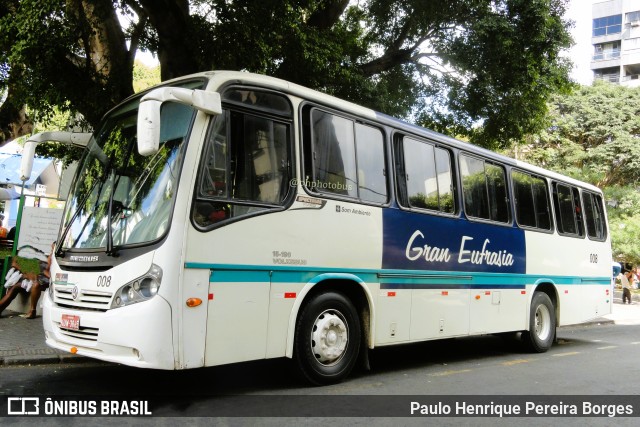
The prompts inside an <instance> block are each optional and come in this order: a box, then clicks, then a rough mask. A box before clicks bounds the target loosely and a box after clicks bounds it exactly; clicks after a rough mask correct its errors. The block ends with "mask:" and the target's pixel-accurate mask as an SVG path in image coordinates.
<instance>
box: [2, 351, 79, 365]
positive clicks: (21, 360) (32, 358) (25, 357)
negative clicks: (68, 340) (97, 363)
mask: <svg viewBox="0 0 640 427" xmlns="http://www.w3.org/2000/svg"><path fill="white" fill-rule="evenodd" d="M91 360H92V359H90V358H88V357H83V356H76V355H73V354H64V353H59V354H16V355H9V356H4V357H0V366H19V365H52V364H60V363H84V362H89V361H91Z"/></svg>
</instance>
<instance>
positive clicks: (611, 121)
mask: <svg viewBox="0 0 640 427" xmlns="http://www.w3.org/2000/svg"><path fill="white" fill-rule="evenodd" d="M516 151H517V152H518V156H517V157H519V158H520V159H522V160H525V161H528V162H530V163H533V164H536V165H539V166H542V167H544V168H547V169H551V170H554V171H556V172H559V173H562V174H564V175H569V176H572V177H574V178H577V179H580V180H583V181H588V182H590V183H592V184H594V185H597V186H599V187H601V188H603V191H604V194H605V198H606V201H607V212H608V217H609V227H610V233H611V239H612V246H613V253H614V257H616V259H618V260H620V261H624V262H629V263H634V264H639V263H640V239H638V237H639V236H640V234H639V233H640V192H639V190H640V87H636V88H629V87H624V86H620V85H614V84H610V83H607V82H602V81H596V82H595V83H594V84H593V86H582V87H580V88H578V89H577V90H576V91H574V92H573V93H572V94H570V95H562V96H560V95H556V96H553V97H552V98H551V101H550V103H549V115H548V117H547V127H546V128H545V129H544V130H543V131H541V132H539V133H537V134H534V135H532V136H530V137H529V141H528V143H526V144H523V145H521V146H518V147H517V150H516ZM511 154H515V153H514V152H512V153H511Z"/></svg>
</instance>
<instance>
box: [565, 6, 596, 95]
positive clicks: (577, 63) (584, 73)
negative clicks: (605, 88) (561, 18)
mask: <svg viewBox="0 0 640 427" xmlns="http://www.w3.org/2000/svg"><path fill="white" fill-rule="evenodd" d="M601 1H603V0H570V2H569V7H568V9H567V13H566V15H565V17H566V18H567V19H571V20H572V21H574V27H573V29H572V30H571V35H572V36H573V40H574V42H575V43H576V44H575V45H574V46H573V47H572V48H571V50H570V51H569V53H568V54H569V57H570V58H571V60H572V61H573V64H574V66H573V72H572V73H571V77H572V79H573V80H574V81H576V82H578V83H580V84H583V85H590V84H591V83H592V82H593V72H592V71H591V68H590V64H591V55H592V51H593V47H592V46H591V5H593V4H594V3H599V2H601Z"/></svg>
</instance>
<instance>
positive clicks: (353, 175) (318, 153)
mask: <svg viewBox="0 0 640 427" xmlns="http://www.w3.org/2000/svg"><path fill="white" fill-rule="evenodd" d="M311 121H312V123H313V126H312V141H313V160H314V161H313V176H314V180H315V182H314V184H316V190H318V191H320V192H326V193H335V194H343V195H345V196H350V197H357V195H358V188H357V186H356V182H357V181H356V180H357V171H356V145H355V135H354V131H353V122H352V121H351V120H347V119H345V118H343V117H339V116H335V115H333V114H329V113H325V112H324V111H320V110H313V112H312V113H311Z"/></svg>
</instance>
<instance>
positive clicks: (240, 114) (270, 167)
mask: <svg viewBox="0 0 640 427" xmlns="http://www.w3.org/2000/svg"><path fill="white" fill-rule="evenodd" d="M250 93H254V92H253V91H252V92H250ZM256 96H258V98H257V99H261V98H259V97H260V96H261V95H260V94H258V95H256ZM276 96H277V95H273V94H270V97H269V98H267V99H269V100H273V97H276ZM283 99H284V98H283ZM283 102H286V101H283ZM257 107H258V106H256V110H258V109H259V108H257ZM259 113H260V111H256V112H255V113H254V112H252V111H233V110H225V111H224V113H223V114H222V115H220V116H217V117H216V118H215V119H214V120H212V123H211V125H210V128H209V132H208V134H207V139H206V141H205V145H204V150H203V156H202V159H201V164H200V169H199V172H198V181H197V184H196V188H197V191H196V203H195V209H194V212H193V218H194V222H195V223H196V224H197V225H199V226H201V227H208V226H211V225H213V224H215V223H218V222H220V221H222V220H225V219H229V218H234V217H238V216H241V215H246V214H251V213H255V212H260V211H265V210H268V209H273V208H275V207H278V206H281V205H282V204H283V203H284V201H285V198H286V196H287V194H288V190H289V182H290V179H291V178H290V177H291V173H290V168H291V164H290V152H291V144H290V124H289V123H288V122H287V121H285V118H284V117H283V119H282V120H276V119H274V118H271V117H267V116H262V115H260V114H259Z"/></svg>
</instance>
